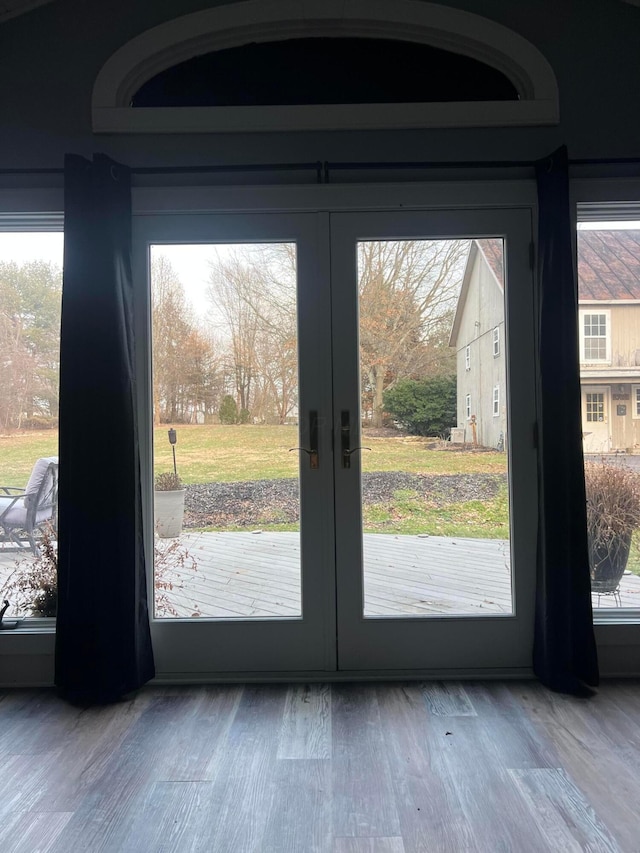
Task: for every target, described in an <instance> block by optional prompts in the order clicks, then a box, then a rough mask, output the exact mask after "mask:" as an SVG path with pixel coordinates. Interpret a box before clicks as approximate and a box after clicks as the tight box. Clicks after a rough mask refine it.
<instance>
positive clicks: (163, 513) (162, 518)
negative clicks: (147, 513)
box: [154, 472, 186, 539]
mask: <svg viewBox="0 0 640 853" xmlns="http://www.w3.org/2000/svg"><path fill="white" fill-rule="evenodd" d="M185 491H186V489H185V488H184V486H183V485H182V481H181V480H180V477H179V476H178V475H177V474H176V473H174V472H167V473H165V474H158V475H157V477H156V482H155V500H154V519H155V528H156V533H157V534H158V536H159V537H160V539H172V538H174V537H176V536H180V534H181V533H182V519H183V517H184V495H185Z"/></svg>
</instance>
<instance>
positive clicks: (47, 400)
mask: <svg viewBox="0 0 640 853" xmlns="http://www.w3.org/2000/svg"><path fill="white" fill-rule="evenodd" d="M61 292H62V274H61V271H60V269H59V268H58V267H56V266H55V265H53V264H49V263H46V262H43V261H32V262H29V263H25V264H17V263H15V262H0V383H2V388H3V393H2V398H1V400H0V423H1V424H2V426H3V427H4V428H5V429H9V428H18V427H20V426H22V425H23V424H24V423H29V422H30V423H31V424H33V423H35V422H40V423H48V424H50V425H51V424H53V423H55V419H56V418H57V416H58V384H59V368H60V356H59V349H60V301H61Z"/></svg>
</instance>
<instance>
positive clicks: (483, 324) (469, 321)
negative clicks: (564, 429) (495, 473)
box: [449, 230, 640, 453]
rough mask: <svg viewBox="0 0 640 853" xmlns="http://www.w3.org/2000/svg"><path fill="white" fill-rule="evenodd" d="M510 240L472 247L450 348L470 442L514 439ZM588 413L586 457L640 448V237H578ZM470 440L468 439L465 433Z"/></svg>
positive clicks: (629, 233)
mask: <svg viewBox="0 0 640 853" xmlns="http://www.w3.org/2000/svg"><path fill="white" fill-rule="evenodd" d="M503 276H504V272H503V264H502V241H501V240H499V239H487V240H474V241H472V243H471V247H470V250H469V257H468V259H467V265H466V268H465V273H464V278H463V282H462V288H461V291H460V296H459V299H458V305H457V307H456V313H455V318H454V322H453V328H452V332H451V338H450V341H449V344H450V346H452V347H455V348H456V353H457V379H458V427H459V428H463V429H464V441H466V442H469V443H473V442H474V429H473V427H474V423H473V422H474V420H475V441H476V442H477V444H479V445H483V446H485V447H499V448H503V447H504V439H505V437H506V431H507V424H506V399H505V396H504V395H505V387H506V381H505V375H506V374H505V353H504V345H503V344H504V277H503ZM578 302H579V305H578V312H579V336H580V377H581V409H582V429H583V438H584V450H585V452H586V453H606V452H609V451H621V450H622V451H632V450H634V449H638V448H640V231H635V230H631V231H615V230H607V231H580V232H579V233H578ZM457 434H458V435H459V436H462V433H460V432H458V433H457Z"/></svg>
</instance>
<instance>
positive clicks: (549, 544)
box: [533, 148, 598, 693]
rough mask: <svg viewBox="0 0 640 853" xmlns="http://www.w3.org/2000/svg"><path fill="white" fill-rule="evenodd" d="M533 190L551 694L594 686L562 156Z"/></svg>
mask: <svg viewBox="0 0 640 853" xmlns="http://www.w3.org/2000/svg"><path fill="white" fill-rule="evenodd" d="M536 178H537V183H538V210H539V228H538V240H539V242H538V259H537V260H538V264H537V266H538V293H537V299H538V304H537V323H538V329H537V333H538V338H537V358H538V377H537V379H538V389H537V392H538V393H537V405H538V443H539V444H538V448H539V456H538V486H539V535H538V559H537V591H536V619H535V641H534V654H533V661H534V671H535V673H536V675H537V676H538V678H539V679H540V680H541V681H542V683H543V684H546V685H547V686H548V687H551V688H552V689H554V690H561V691H565V692H571V693H581V692H583V691H584V689H585V685H592V686H595V685H597V683H598V660H597V653H596V645H595V638H594V632H593V615H592V611H591V581H590V577H589V557H588V551H587V517H586V498H585V484H584V460H583V454H582V423H581V415H580V366H579V354H578V285H577V277H576V270H575V264H574V250H573V236H574V235H573V227H574V226H573V219H572V216H571V207H570V201H569V177H568V158H567V151H566V148H560V149H559V150H558V151H556V152H555V153H554V154H553V155H552V156H551V157H548V158H546V159H545V160H543V161H541V162H539V163H538V164H537V165H536Z"/></svg>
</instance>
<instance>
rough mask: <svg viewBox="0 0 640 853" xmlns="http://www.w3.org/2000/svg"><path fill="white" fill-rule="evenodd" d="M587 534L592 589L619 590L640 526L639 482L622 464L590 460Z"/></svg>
mask: <svg viewBox="0 0 640 853" xmlns="http://www.w3.org/2000/svg"><path fill="white" fill-rule="evenodd" d="M585 484H586V491H587V534H588V540H589V565H590V570H591V589H592V590H593V592H600V593H613V592H615V591H616V590H617V589H618V585H619V583H620V579H621V578H622V575H623V574H624V570H625V568H626V566H627V560H628V559H629V551H630V549H631V541H632V537H633V533H634V531H635V530H636V529H637V528H638V527H640V484H639V482H638V477H637V475H636V474H635V473H634V472H633V471H631V470H630V469H629V468H625V467H624V466H623V465H611V464H608V463H595V462H587V463H586V464H585Z"/></svg>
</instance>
